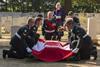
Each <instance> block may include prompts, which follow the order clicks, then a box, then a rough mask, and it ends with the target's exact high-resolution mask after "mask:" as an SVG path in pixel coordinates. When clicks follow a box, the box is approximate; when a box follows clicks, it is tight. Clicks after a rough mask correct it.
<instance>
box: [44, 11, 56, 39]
mask: <svg viewBox="0 0 100 67" xmlns="http://www.w3.org/2000/svg"><path fill="white" fill-rule="evenodd" d="M42 31H43V35H44V38H45V39H46V40H54V36H55V31H56V21H55V19H54V16H53V12H52V11H49V12H48V13H47V18H46V19H45V20H44V23H43V26H42Z"/></svg>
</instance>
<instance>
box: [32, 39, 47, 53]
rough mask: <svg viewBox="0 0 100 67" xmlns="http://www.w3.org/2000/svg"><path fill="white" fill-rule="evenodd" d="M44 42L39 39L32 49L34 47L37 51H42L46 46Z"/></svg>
mask: <svg viewBox="0 0 100 67" xmlns="http://www.w3.org/2000/svg"><path fill="white" fill-rule="evenodd" d="M44 44H45V43H43V42H40V41H38V42H37V43H36V45H35V46H33V48H32V49H33V50H36V51H41V50H43V49H44V48H45V46H44Z"/></svg>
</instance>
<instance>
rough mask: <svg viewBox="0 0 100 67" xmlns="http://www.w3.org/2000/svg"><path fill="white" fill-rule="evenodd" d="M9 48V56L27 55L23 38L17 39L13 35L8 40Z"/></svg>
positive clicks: (19, 56)
mask: <svg viewBox="0 0 100 67" xmlns="http://www.w3.org/2000/svg"><path fill="white" fill-rule="evenodd" d="M10 45H11V48H10V50H9V51H8V57H9V58H19V59H21V58H25V57H26V56H27V55H28V52H27V50H26V47H27V45H26V43H25V40H23V39H19V38H18V37H17V36H14V37H13V38H12V39H11V42H10Z"/></svg>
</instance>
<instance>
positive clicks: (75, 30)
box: [64, 18, 97, 60]
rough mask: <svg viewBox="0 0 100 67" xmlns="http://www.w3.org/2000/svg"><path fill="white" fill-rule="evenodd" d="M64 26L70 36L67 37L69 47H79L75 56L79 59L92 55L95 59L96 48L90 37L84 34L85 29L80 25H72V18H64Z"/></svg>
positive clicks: (85, 58)
mask: <svg viewBox="0 0 100 67" xmlns="http://www.w3.org/2000/svg"><path fill="white" fill-rule="evenodd" d="M64 27H65V28H66V27H67V29H68V31H69V32H70V36H69V37H68V38H69V43H70V48H71V49H74V48H77V49H79V51H78V53H77V54H78V56H76V57H79V58H80V59H81V60H87V59H90V56H91V55H92V56H93V57H94V60H95V59H96V58H97V49H96V47H95V45H93V42H92V40H91V37H90V36H89V35H87V34H86V31H85V30H84V29H83V28H82V27H80V26H77V25H73V19H72V18H69V19H66V22H65V24H64Z"/></svg>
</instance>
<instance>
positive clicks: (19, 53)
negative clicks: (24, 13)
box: [3, 18, 36, 59]
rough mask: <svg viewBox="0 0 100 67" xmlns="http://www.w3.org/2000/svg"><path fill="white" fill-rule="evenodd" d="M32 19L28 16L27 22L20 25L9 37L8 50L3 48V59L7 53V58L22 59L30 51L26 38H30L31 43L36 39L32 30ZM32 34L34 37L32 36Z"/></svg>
mask: <svg viewBox="0 0 100 67" xmlns="http://www.w3.org/2000/svg"><path fill="white" fill-rule="evenodd" d="M34 23H35V22H34V19H33V18H30V19H29V20H28V24H27V25H25V26H22V27H21V28H20V29H19V30H18V31H17V33H15V35H14V36H13V37H12V38H11V41H10V45H11V48H10V50H3V58H4V59H5V58H6V56H7V55H8V58H18V59H22V58H25V57H28V56H29V54H30V53H31V48H30V47H31V46H30V45H31V44H30V43H28V42H27V39H28V40H31V41H32V43H33V45H34V44H35V43H34V42H36V41H35V39H36V33H35V32H34V28H33V26H34ZM33 36H34V37H33Z"/></svg>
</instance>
